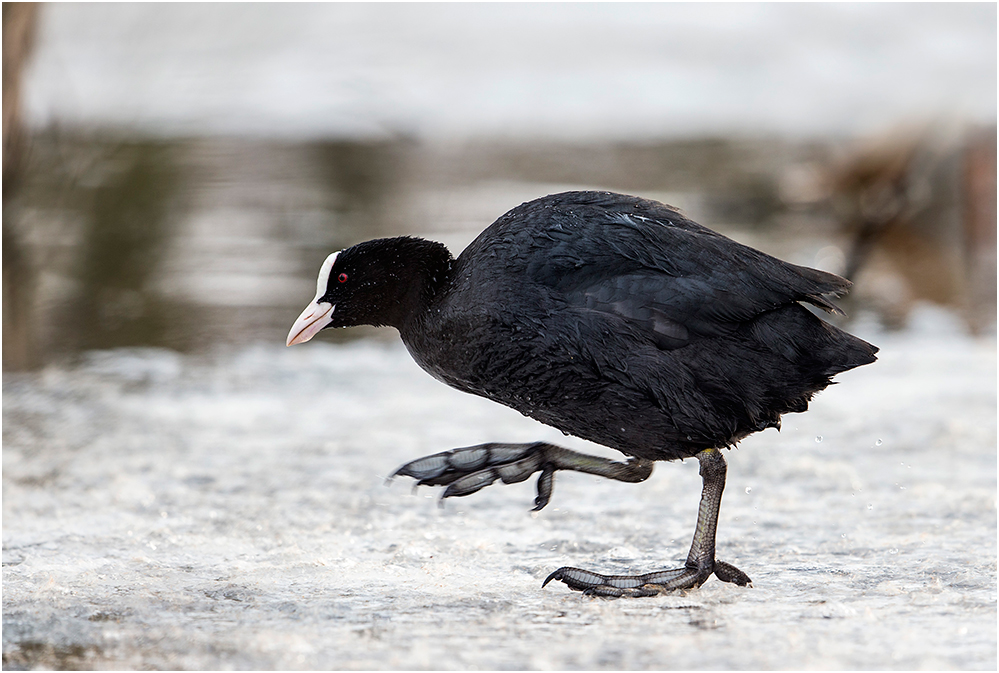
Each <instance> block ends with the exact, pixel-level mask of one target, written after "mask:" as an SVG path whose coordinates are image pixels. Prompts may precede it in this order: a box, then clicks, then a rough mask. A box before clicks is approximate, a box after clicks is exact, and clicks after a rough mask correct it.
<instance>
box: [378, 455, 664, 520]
mask: <svg viewBox="0 0 999 673" xmlns="http://www.w3.org/2000/svg"><path fill="white" fill-rule="evenodd" d="M557 470H573V471H575V472H585V473H587V474H595V475H597V476H601V477H606V478H608V479H615V480H617V481H625V482H631V483H635V482H639V481H644V480H646V479H648V477H649V475H650V474H652V461H649V460H643V459H639V458H629V459H628V460H627V461H624V462H619V461H614V460H608V459H607V458H600V457H597V456H589V455H586V454H584V453H578V452H576V451H571V450H569V449H564V448H562V447H560V446H555V445H554V444H548V443H546V442H533V443H531V444H496V443H490V444H479V445H477V446H468V447H465V448H463V449H452V450H450V451H443V452H441V453H435V454H433V455H431V456H426V457H424V458H419V459H417V460H414V461H411V462H409V463H406V464H405V465H403V466H402V467H400V468H399V469H398V470H396V471H395V472H394V473H392V476H390V477H389V481H391V480H392V478H393V477H395V476H397V475H402V476H405V477H412V478H413V479H416V484H417V486H447V488H446V489H444V493H442V494H441V502H443V501H444V498H453V497H457V496H464V495H471V494H472V493H475V492H476V491H479V490H481V489H483V488H485V487H486V486H488V485H489V484H492V483H493V482H495V481H496V480H501V481H502V482H503V483H504V484H515V483H517V482H520V481H524V480H525V479H527V478H528V477H530V476H531V475H532V474H534V473H535V472H540V473H541V474H540V475H539V476H538V496H537V497H536V498H535V499H534V509H533V510H532V511H535V512H536V511H538V510H539V509H541V508H543V507H544V506H545V505H547V504H548V502H549V501H550V500H551V496H552V489H553V488H554V487H555V472H556V471H557Z"/></svg>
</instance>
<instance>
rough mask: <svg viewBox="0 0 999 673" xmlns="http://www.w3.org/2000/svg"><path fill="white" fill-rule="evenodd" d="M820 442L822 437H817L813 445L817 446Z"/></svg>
mask: <svg viewBox="0 0 999 673" xmlns="http://www.w3.org/2000/svg"><path fill="white" fill-rule="evenodd" d="M821 441H822V435H819V436H818V437H816V438H815V443H816V444H818V443H819V442H821Z"/></svg>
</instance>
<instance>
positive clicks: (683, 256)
mask: <svg viewBox="0 0 999 673" xmlns="http://www.w3.org/2000/svg"><path fill="white" fill-rule="evenodd" d="M548 199H552V200H554V204H553V205H550V207H548V208H547V209H546V217H545V218H544V221H545V224H544V225H543V226H541V227H539V228H538V229H536V230H535V231H533V232H531V234H532V236H533V241H534V247H535V248H541V249H543V250H544V251H545V253H546V254H544V255H532V256H531V257H530V259H532V262H531V263H530V264H529V266H528V268H527V270H526V271H527V274H528V276H529V277H530V278H531V279H532V280H534V281H536V282H538V283H541V284H543V285H546V286H548V287H551V288H552V289H553V290H554V291H555V292H556V294H557V295H559V296H561V297H562V298H563V299H564V301H565V303H566V305H567V306H568V307H572V308H579V309H589V310H593V311H599V312H602V313H607V314H612V315H614V316H617V317H619V318H622V319H624V320H626V321H627V322H629V323H630V324H632V325H633V326H636V327H639V328H640V329H641V330H642V331H643V332H645V333H646V334H648V336H649V337H650V338H651V339H652V340H653V341H654V342H655V343H656V345H657V346H659V347H660V348H663V349H673V348H679V347H681V346H684V345H686V344H687V343H689V341H690V340H691V339H692V338H696V337H698V336H716V335H721V334H726V333H729V332H731V331H732V330H734V329H736V328H737V327H738V326H739V325H740V324H742V323H745V322H747V321H749V320H752V319H753V318H754V317H756V316H758V315H760V314H761V313H764V312H766V311H771V310H773V309H776V308H779V307H781V306H785V305H787V304H790V303H793V302H799V301H804V302H808V303H811V304H814V305H816V306H818V307H820V308H822V309H824V310H826V311H832V312H840V311H839V309H838V308H837V307H836V306H835V305H834V304H832V303H831V302H830V301H828V300H827V299H826V298H825V296H824V295H833V296H838V295H841V294H843V293H844V292H846V290H847V289H848V288H849V287H850V282H849V281H847V280H845V279H843V278H840V277H838V276H835V275H833V274H829V273H825V272H822V271H817V270H815V269H809V268H807V267H801V266H796V265H793V264H789V263H787V262H783V261H781V260H779V259H776V258H775V257H771V256H769V255H766V254H764V253H762V252H759V251H758V250H754V249H752V248H749V247H747V246H744V245H741V244H739V243H736V242H735V241H733V240H731V239H729V238H726V237H725V236H722V235H721V234H718V233H716V232H714V231H711V230H710V229H707V228H706V227H702V226H701V225H698V224H697V223H695V222H692V221H690V220H688V219H686V218H685V217H683V215H681V214H680V213H678V212H677V211H675V210H673V209H671V208H669V207H667V206H665V205H663V204H660V203H657V202H654V201H648V200H645V199H638V198H636V197H625V196H621V195H617V194H608V193H605V192H596V193H595V192H581V193H579V192H577V193H569V194H560V195H555V196H553V197H548ZM542 201H544V200H542ZM528 205H529V204H528ZM536 221H537V220H536Z"/></svg>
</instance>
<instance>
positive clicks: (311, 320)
mask: <svg viewBox="0 0 999 673" xmlns="http://www.w3.org/2000/svg"><path fill="white" fill-rule="evenodd" d="M335 306H336V304H330V303H327V302H325V301H313V302H312V303H311V304H309V305H308V306H306V307H305V310H304V311H302V315H300V316H298V320H296V321H295V324H294V325H292V326H291V331H290V332H288V341H287V345H288V346H294V345H295V344H304V343H305V342H306V341H308V340H309V339H311V338H312V337H314V336H316V334H318V333H319V330H321V329H322V328H324V327H326V326H327V325H329V324H330V322H332V321H333V308H334V307H335Z"/></svg>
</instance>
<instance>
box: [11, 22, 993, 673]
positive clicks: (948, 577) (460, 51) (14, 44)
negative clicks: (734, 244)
mask: <svg viewBox="0 0 999 673" xmlns="http://www.w3.org/2000/svg"><path fill="white" fill-rule="evenodd" d="M996 22H997V15H996V5H995V4H994V3H982V4H961V3H947V4H903V3H891V4H859V5H858V4H845V3H844V4H783V3H782V4H768V5H761V4H752V3H744V4H737V5H733V4H585V5H577V4H529V5H520V4H475V5H469V4H440V5H437V4H433V5H427V4H405V5H396V4H280V5H279V4H252V5H251V4H126V3H123V4H82V3H81V4H45V5H37V6H36V5H31V4H22V3H4V5H3V30H4V42H3V49H4V57H3V58H4V75H3V77H4V94H3V111H4V125H3V137H4V140H3V143H4V164H3V274H4V275H3V367H4V380H3V388H4V397H3V400H4V401H3V417H4V423H3V438H4V446H3V482H4V485H3V489H4V498H3V514H4V519H3V523H4V527H3V548H4V559H3V564H4V571H3V572H4V574H3V584H4V605H3V611H4V621H3V624H4V627H3V661H4V668H5V669H7V668H105V667H110V668H116V667H132V668H150V667H152V668H448V669H450V668H471V667H478V668H612V669H613V668H671V667H673V668H878V669H882V668H967V669H994V668H995V665H996V639H995V638H996V637H995V633H996V630H995V628H996V608H995V605H996V603H995V596H996V575H995V573H996V565H995V557H996V533H995V531H996V507H995V502H996V500H995V488H996V472H995V447H996V411H995V410H996V378H995V372H996V362H995V354H996V347H995V321H996V100H997V87H996V82H997V69H996V56H997V48H996ZM565 189H612V190H616V191H621V192H627V193H633V194H638V195H642V196H646V197H651V198H655V199H659V200H662V201H665V202H667V203H670V204H673V205H675V206H678V207H680V208H682V209H683V210H685V211H686V212H687V214H688V215H690V216H691V217H692V218H693V219H695V220H697V221H699V222H701V223H703V224H705V225H707V226H710V227H713V228H715V229H717V230H719V231H722V232H723V233H725V234H727V235H729V236H732V237H734V238H736V239H737V240H740V241H742V242H745V243H748V244H750V245H753V246H755V247H758V248H760V249H762V250H764V251H766V252H769V253H771V254H775V255H778V256H780V257H782V258H785V259H788V260H790V261H792V262H795V263H798V264H805V265H809V266H815V267H818V268H822V269H826V270H829V271H833V272H836V273H840V274H843V275H845V276H847V277H848V278H850V279H851V280H853V281H854V282H855V287H854V291H853V292H852V294H851V295H850V297H849V298H847V299H846V300H845V301H844V302H843V306H844V308H846V310H847V312H848V313H849V318H846V319H844V320H845V321H846V326H847V327H848V328H849V329H851V330H853V331H855V332H856V333H858V334H859V335H860V336H863V337H865V338H868V339H870V340H871V341H872V342H874V343H876V344H878V345H879V346H880V347H881V348H882V352H881V356H880V357H881V359H880V361H879V362H878V364H877V365H874V366H871V367H864V368H862V369H861V370H858V371H857V372H850V373H848V374H847V375H844V376H843V377H842V378H843V379H844V380H843V383H844V385H842V386H835V387H833V388H832V389H830V390H829V391H827V392H825V393H823V394H822V395H820V396H819V397H817V398H816V401H815V403H813V405H812V406H813V409H812V411H810V412H809V413H808V414H805V415H803V416H802V415H793V416H789V417H788V418H787V419H785V423H784V430H783V431H782V433H781V434H780V435H777V434H776V433H774V432H767V433H761V434H760V435H757V436H754V437H752V438H749V439H747V440H746V441H745V442H743V443H742V444H741V445H740V447H741V448H740V450H739V451H738V452H733V454H732V456H733V457H732V459H731V460H730V472H729V474H730V482H729V490H728V491H727V492H726V504H725V506H723V508H722V528H721V533H720V540H719V544H720V545H721V547H722V548H724V549H725V550H726V551H725V558H726V560H729V561H733V562H736V563H737V565H740V566H742V567H743V569H744V570H746V571H747V572H749V573H750V575H751V576H753V578H754V580H756V588H754V589H747V590H738V589H737V588H734V587H732V586H731V585H722V584H721V583H720V582H714V581H712V582H709V583H708V584H706V585H705V586H704V587H702V588H701V589H700V590H698V591H696V592H691V593H690V594H689V595H685V596H684V595H681V596H666V597H660V598H656V599H649V600H648V601H632V602H628V601H618V602H603V601H597V600H590V599H588V598H585V597H581V596H579V595H578V594H573V593H569V592H567V591H556V590H553V589H552V587H551V586H549V587H548V588H547V589H545V590H544V591H543V592H541V591H539V590H538V586H539V583H540V580H541V579H542V578H543V577H544V576H545V575H546V574H547V572H548V571H550V570H551V569H553V568H554V567H557V566H558V565H562V564H563V563H571V564H575V565H583V566H584V567H588V566H590V565H592V566H595V567H597V568H603V569H612V570H615V571H620V572H633V571H647V570H651V569H652V567H654V566H656V565H657V564H659V565H665V566H670V565H675V563H674V560H675V559H674V557H676V558H680V559H681V561H682V555H683V554H684V553H685V551H686V543H687V540H688V539H689V538H688V537H687V536H688V535H689V533H690V526H691V525H692V523H693V513H694V507H695V503H696V499H697V493H698V490H699V488H700V482H699V480H698V479H697V477H696V470H695V469H694V468H693V466H691V465H689V464H688V465H686V466H683V465H675V466H674V465H663V466H660V467H659V468H657V470H656V473H655V475H654V476H653V478H652V479H650V480H649V482H647V483H646V484H644V485H642V486H640V487H639V486H631V485H625V488H622V487H621V486H620V485H615V484H613V483H610V482H607V483H601V482H600V480H594V479H588V478H585V477H583V476H578V475H570V476H567V477H564V478H563V477H561V476H560V486H559V489H556V490H557V493H556V501H553V505H552V506H551V507H549V508H547V509H546V510H544V511H543V512H541V513H540V514H539V516H538V517H537V518H528V517H525V516H523V513H522V511H521V508H522V509H525V510H526V508H527V506H528V505H529V504H530V501H531V498H532V497H533V495H532V494H531V487H530V485H529V484H522V485H520V486H514V487H510V488H509V489H500V488H492V489H486V490H485V491H484V492H483V493H482V494H481V497H480V496H478V495H477V496H476V498H475V499H469V500H468V501H464V500H462V501H461V502H460V503H457V504H456V505H455V506H454V507H451V503H449V508H448V509H447V510H446V511H445V512H444V513H440V512H439V511H438V510H437V508H436V507H435V506H434V504H433V501H432V499H426V500H425V499H424V498H419V499H414V498H410V497H409V496H408V495H406V494H405V492H404V491H405V489H401V488H396V489H384V488H383V487H382V485H381V484H382V478H383V477H384V476H385V474H387V473H388V472H389V471H390V470H391V469H393V468H394V467H396V466H397V465H398V464H399V463H401V462H403V461H406V460H410V459H413V458H416V457H418V456H419V455H423V454H425V453H430V452H434V451H439V450H444V449H447V448H452V447H453V446H458V445H467V444H473V443H477V442H484V441H532V440H538V439H549V440H551V441H558V442H560V443H566V445H568V446H572V447H574V448H580V449H581V450H586V451H590V452H594V451H596V452H599V451H600V449H599V447H593V446H590V445H586V444H585V443H583V442H580V441H578V440H574V439H572V438H565V439H563V438H562V437H561V436H560V435H559V433H557V432H555V431H554V430H552V429H550V428H544V427H542V426H540V425H539V424H537V423H534V422H533V421H530V420H528V419H525V418H522V417H519V416H518V415H517V414H516V413H514V412H512V411H510V410H508V409H505V408H502V407H499V406H498V405H494V404H491V403H489V402H487V401H484V400H480V399H478V398H474V397H472V396H468V395H460V394H459V393H456V392H454V391H451V390H448V389H447V388H445V387H444V386H443V385H441V384H438V383H437V382H435V381H433V380H432V379H430V377H428V376H426V375H425V374H423V373H422V372H420V371H418V369H417V368H416V366H415V365H414V364H413V363H412V362H411V360H410V359H409V358H408V355H407V354H406V353H405V352H404V349H402V347H401V346H400V345H399V344H398V341H397V338H396V336H395V334H394V331H392V330H376V329H374V328H369V329H368V328H366V329H360V328H359V329H354V330H347V331H343V330H341V331H337V332H330V331H327V332H324V333H323V334H322V335H320V336H319V337H318V338H317V340H316V341H319V342H322V341H326V342H327V343H325V344H324V343H313V344H309V345H308V346H307V347H300V349H292V350H286V349H284V346H283V344H284V338H285V335H286V333H287V330H288V328H289V326H290V325H291V323H292V321H293V320H294V319H295V317H296V316H297V315H298V314H299V312H300V311H301V309H302V308H303V307H304V305H305V304H306V303H307V302H308V300H309V299H310V298H311V297H312V295H313V292H314V287H315V285H314V284H315V274H316V273H317V271H318V268H319V265H320V263H321V262H322V260H323V259H324V258H325V257H326V256H327V255H328V254H329V252H331V251H333V250H337V249H340V248H342V247H344V246H347V245H350V244H352V243H355V242H358V241H360V240H364V239H368V238H372V237H376V236H390V235H399V234H416V235H421V236H426V237H429V238H434V239H437V240H441V241H443V242H445V243H446V244H447V245H448V246H449V247H450V248H451V249H452V251H453V252H454V253H456V254H457V253H458V252H460V250H461V249H462V248H463V247H464V245H465V244H467V243H468V242H469V241H470V240H471V239H472V238H473V237H474V236H475V235H476V234H477V233H478V232H479V231H481V230H482V229H483V228H484V227H486V226H487V225H488V224H490V223H491V222H492V221H493V220H494V219H496V218H497V217H498V216H499V215H501V214H502V213H504V212H506V211H507V210H509V209H510V208H512V207H514V206H516V205H518V204H520V203H521V202H523V201H525V200H529V199H532V198H535V197H538V196H541V195H544V194H547V193H552V192H556V191H561V190H565ZM345 341H353V343H350V344H346V343H343V342H345ZM444 410H446V413H445V411H444ZM389 420H391V422H388V421H389ZM546 433H547V434H546ZM823 438H824V439H823ZM611 453H612V452H605V455H611ZM427 497H428V498H429V497H430V496H429V495H428V496H427ZM414 503H415V504H414ZM758 523H759V525H758ZM671 559H672V560H671Z"/></svg>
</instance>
